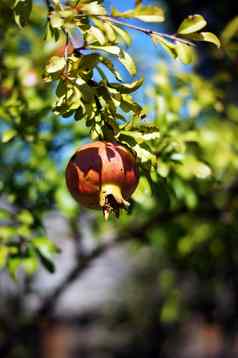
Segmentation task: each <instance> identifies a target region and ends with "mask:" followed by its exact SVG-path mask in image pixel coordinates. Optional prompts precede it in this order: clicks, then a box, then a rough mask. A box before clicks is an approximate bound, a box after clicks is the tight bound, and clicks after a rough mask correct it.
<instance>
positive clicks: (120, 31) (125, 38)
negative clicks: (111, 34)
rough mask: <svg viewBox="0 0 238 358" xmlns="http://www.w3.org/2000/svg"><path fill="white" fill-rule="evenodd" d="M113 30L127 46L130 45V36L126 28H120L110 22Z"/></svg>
mask: <svg viewBox="0 0 238 358" xmlns="http://www.w3.org/2000/svg"><path fill="white" fill-rule="evenodd" d="M111 26H112V28H113V29H114V31H115V32H116V33H117V35H118V36H119V37H120V38H121V39H122V41H124V42H125V44H126V45H127V46H130V45H131V36H130V35H129V33H128V32H127V31H126V30H123V29H121V28H120V27H119V26H116V25H114V24H111Z"/></svg>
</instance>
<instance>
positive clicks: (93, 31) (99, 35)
mask: <svg viewBox="0 0 238 358" xmlns="http://www.w3.org/2000/svg"><path fill="white" fill-rule="evenodd" d="M88 33H89V34H90V35H91V36H93V37H94V38H95V39H96V40H97V41H98V42H99V44H100V45H102V46H103V45H104V44H105V42H106V39H105V36H104V34H103V32H102V31H101V30H100V29H99V28H98V27H96V26H91V27H90V29H89V30H88Z"/></svg>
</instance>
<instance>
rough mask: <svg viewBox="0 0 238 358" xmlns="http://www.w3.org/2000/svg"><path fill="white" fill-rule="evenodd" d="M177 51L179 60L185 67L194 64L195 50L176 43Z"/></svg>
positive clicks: (178, 42)
mask: <svg viewBox="0 0 238 358" xmlns="http://www.w3.org/2000/svg"><path fill="white" fill-rule="evenodd" d="M176 50H177V54H178V58H179V59H180V61H182V62H183V63H184V64H185V65H188V64H189V63H192V61H193V50H192V48H191V47H190V46H188V45H186V44H184V43H181V42H180V41H177V43H176Z"/></svg>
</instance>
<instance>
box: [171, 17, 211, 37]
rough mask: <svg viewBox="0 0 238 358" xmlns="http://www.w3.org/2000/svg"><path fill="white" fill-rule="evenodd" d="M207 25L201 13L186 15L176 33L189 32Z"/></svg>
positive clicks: (183, 33) (184, 33)
mask: <svg viewBox="0 0 238 358" xmlns="http://www.w3.org/2000/svg"><path fill="white" fill-rule="evenodd" d="M206 25H207V22H206V20H205V19H204V17H203V16H201V15H190V16H188V17H187V18H186V19H185V20H183V22H182V23H181V25H180V26H179V28H178V31H177V33H178V34H181V35H186V34H191V33H193V32H197V31H199V30H201V29H203V28H204V27H205V26H206Z"/></svg>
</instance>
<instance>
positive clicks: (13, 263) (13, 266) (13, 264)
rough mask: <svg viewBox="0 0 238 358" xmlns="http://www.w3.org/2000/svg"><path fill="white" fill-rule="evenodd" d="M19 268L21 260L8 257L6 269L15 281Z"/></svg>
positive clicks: (16, 257) (15, 257) (17, 257)
mask: <svg viewBox="0 0 238 358" xmlns="http://www.w3.org/2000/svg"><path fill="white" fill-rule="evenodd" d="M20 266H21V258H20V257H19V256H14V257H9V259H8V261H7V268H8V271H9V273H10V275H11V277H12V278H13V279H14V280H16V275H17V271H18V269H19V267H20Z"/></svg>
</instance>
